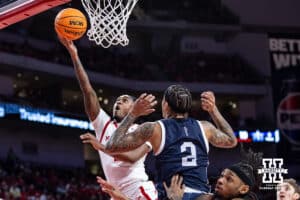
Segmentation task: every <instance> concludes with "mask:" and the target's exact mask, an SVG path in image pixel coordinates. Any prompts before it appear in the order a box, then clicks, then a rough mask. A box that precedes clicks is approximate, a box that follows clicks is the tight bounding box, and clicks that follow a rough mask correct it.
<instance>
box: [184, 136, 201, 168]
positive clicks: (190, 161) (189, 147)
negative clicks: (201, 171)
mask: <svg viewBox="0 0 300 200" xmlns="http://www.w3.org/2000/svg"><path fill="white" fill-rule="evenodd" d="M180 149H181V153H183V152H185V151H190V152H191V153H190V154H189V155H187V156H184V157H182V158H181V161H182V166H186V167H191V166H197V157H196V147H195V145H194V144H193V143H192V142H184V143H183V144H182V145H181V146H180Z"/></svg>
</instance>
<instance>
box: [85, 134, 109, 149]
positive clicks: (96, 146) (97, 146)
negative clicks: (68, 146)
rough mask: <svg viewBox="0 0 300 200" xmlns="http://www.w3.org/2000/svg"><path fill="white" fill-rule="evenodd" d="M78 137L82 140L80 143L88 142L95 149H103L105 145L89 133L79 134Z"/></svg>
mask: <svg viewBox="0 0 300 200" xmlns="http://www.w3.org/2000/svg"><path fill="white" fill-rule="evenodd" d="M80 139H81V140H82V143H85V144H86V143H90V144H91V145H92V146H93V147H94V149H95V150H100V151H104V150H105V147H104V145H103V144H101V143H100V142H99V141H98V140H97V138H96V137H95V136H94V135H92V134H91V133H85V134H82V135H80Z"/></svg>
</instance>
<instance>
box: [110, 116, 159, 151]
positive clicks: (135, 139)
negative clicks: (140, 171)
mask: <svg viewBox="0 0 300 200" xmlns="http://www.w3.org/2000/svg"><path fill="white" fill-rule="evenodd" d="M135 120H136V118H135V117H133V116H131V115H130V114H129V115H127V116H126V117H125V118H124V120H123V121H122V122H121V124H120V126H119V127H118V128H117V130H116V131H115V132H114V134H113V135H112V137H111V138H110V140H109V141H108V143H107V144H106V150H107V151H109V152H125V151H130V150H133V149H136V148H137V147H139V146H141V145H142V144H144V143H145V142H146V141H147V140H148V139H149V138H150V137H151V136H152V133H153V130H154V124H153V123H149V122H148V123H144V124H142V125H140V126H139V127H138V128H137V129H136V130H135V131H133V132H132V133H129V134H126V132H127V131H128V129H129V127H130V126H131V124H132V123H133V122H134V121H135Z"/></svg>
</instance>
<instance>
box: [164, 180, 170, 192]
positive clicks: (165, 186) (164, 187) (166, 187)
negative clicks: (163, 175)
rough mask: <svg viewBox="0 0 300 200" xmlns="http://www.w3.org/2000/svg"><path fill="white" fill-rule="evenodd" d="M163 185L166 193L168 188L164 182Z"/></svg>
mask: <svg viewBox="0 0 300 200" xmlns="http://www.w3.org/2000/svg"><path fill="white" fill-rule="evenodd" d="M163 185H164V188H165V190H166V191H167V190H168V189H169V188H168V187H167V184H166V182H163Z"/></svg>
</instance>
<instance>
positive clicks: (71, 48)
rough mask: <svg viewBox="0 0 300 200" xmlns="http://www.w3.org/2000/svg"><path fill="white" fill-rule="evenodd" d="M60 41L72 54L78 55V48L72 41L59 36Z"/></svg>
mask: <svg viewBox="0 0 300 200" xmlns="http://www.w3.org/2000/svg"><path fill="white" fill-rule="evenodd" d="M57 37H58V39H59V41H60V42H61V43H62V44H63V45H64V46H65V47H66V48H67V50H68V51H69V53H70V54H77V48H76V46H75V45H74V43H73V41H72V40H69V39H67V38H64V37H61V36H59V35H57Z"/></svg>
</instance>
